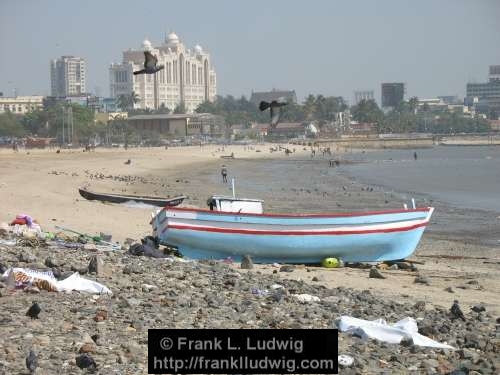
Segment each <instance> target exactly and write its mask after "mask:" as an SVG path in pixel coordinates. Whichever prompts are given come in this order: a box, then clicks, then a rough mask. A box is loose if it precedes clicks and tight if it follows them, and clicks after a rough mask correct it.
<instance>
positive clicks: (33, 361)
mask: <svg viewBox="0 0 500 375" xmlns="http://www.w3.org/2000/svg"><path fill="white" fill-rule="evenodd" d="M37 367H38V359H37V357H36V354H35V352H34V351H33V350H30V352H29V354H28V356H27V357H26V368H27V369H28V370H29V372H30V374H34V373H35V371H36V368H37Z"/></svg>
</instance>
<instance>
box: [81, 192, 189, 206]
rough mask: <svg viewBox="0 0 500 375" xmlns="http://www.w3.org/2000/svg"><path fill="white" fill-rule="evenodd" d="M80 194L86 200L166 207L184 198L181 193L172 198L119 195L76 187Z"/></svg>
mask: <svg viewBox="0 0 500 375" xmlns="http://www.w3.org/2000/svg"><path fill="white" fill-rule="evenodd" d="M78 191H79V193H80V195H81V196H82V197H83V198H85V199H88V200H97V201H101V202H110V203H126V202H131V201H132V202H138V203H144V204H150V205H152V206H156V207H166V206H170V207H173V206H177V205H179V204H181V203H182V201H183V200H184V199H185V198H186V197H185V196H183V195H181V196H178V197H173V198H160V197H147V196H137V195H120V194H104V193H95V192H92V191H89V190H86V189H81V188H80V189H78Z"/></svg>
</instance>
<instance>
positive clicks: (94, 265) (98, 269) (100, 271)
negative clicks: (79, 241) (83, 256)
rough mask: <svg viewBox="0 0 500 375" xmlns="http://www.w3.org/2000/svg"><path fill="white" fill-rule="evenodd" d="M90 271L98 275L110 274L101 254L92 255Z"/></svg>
mask: <svg viewBox="0 0 500 375" xmlns="http://www.w3.org/2000/svg"><path fill="white" fill-rule="evenodd" d="M88 269H89V273H95V274H96V275H97V276H109V272H108V269H107V267H106V266H105V264H104V261H103V260H102V257H101V256H99V255H92V256H91V257H90V261H89V265H88Z"/></svg>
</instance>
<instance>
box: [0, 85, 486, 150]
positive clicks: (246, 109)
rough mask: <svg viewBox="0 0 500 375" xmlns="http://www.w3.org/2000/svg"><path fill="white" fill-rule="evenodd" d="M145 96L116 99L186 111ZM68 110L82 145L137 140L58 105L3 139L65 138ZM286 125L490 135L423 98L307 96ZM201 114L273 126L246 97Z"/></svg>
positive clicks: (115, 125)
mask: <svg viewBox="0 0 500 375" xmlns="http://www.w3.org/2000/svg"><path fill="white" fill-rule="evenodd" d="M139 100H140V98H139V97H138V96H137V94H135V93H133V92H132V93H131V94H129V95H120V96H119V97H118V98H117V99H116V104H117V106H118V107H119V108H120V109H121V110H123V111H126V112H128V114H129V115H130V116H131V115H135V114H159V113H171V112H173V113H185V112H186V109H185V107H184V105H183V104H182V103H181V104H179V105H177V106H176V108H174V109H173V111H171V110H170V109H169V108H167V107H165V106H164V105H162V106H161V107H160V108H159V109H158V110H156V111H155V110H151V109H145V110H144V109H134V104H136V103H137V102H138V101H139ZM63 107H65V108H68V107H71V109H72V112H73V127H74V129H75V134H76V138H77V141H79V142H80V143H82V142H87V140H88V139H89V138H91V137H95V136H99V137H101V138H106V139H108V140H109V139H112V140H113V139H121V140H122V142H123V140H124V139H125V138H130V139H133V137H134V131H133V129H130V128H129V127H128V125H127V122H126V121H125V120H123V119H115V120H112V121H110V122H109V124H102V123H99V122H95V121H94V113H93V111H92V110H91V109H90V108H87V107H84V106H81V105H78V104H67V103H57V104H55V105H52V106H49V107H47V108H44V109H38V110H35V111H32V112H29V113H27V114H25V115H23V116H21V115H17V114H14V113H10V112H6V113H3V114H0V136H14V137H23V136H26V135H37V136H41V137H55V138H58V139H59V138H61V135H62V132H63V122H64V121H67V120H63ZM282 108H283V113H282V118H281V122H314V123H315V124H317V125H318V126H319V128H320V129H321V130H331V129H333V128H334V127H335V121H336V119H337V116H338V114H339V113H341V112H344V111H346V110H347V109H349V110H350V113H351V116H352V120H355V121H358V122H368V123H375V124H376V130H377V131H378V132H379V133H407V132H426V133H445V134H446V133H460V132H465V133H469V132H487V131H489V129H490V128H489V125H488V123H487V121H485V120H483V119H478V118H468V117H464V116H463V115H462V114H459V113H455V112H454V113H450V112H442V113H439V114H436V113H434V112H432V111H431V110H430V108H429V106H426V105H424V106H423V107H421V108H419V107H418V99H417V98H416V97H413V98H410V99H409V100H408V101H402V102H401V103H399V104H398V105H397V106H396V107H395V108H393V109H392V110H390V111H388V112H384V111H382V110H381V109H380V108H379V106H378V105H377V103H376V102H375V101H374V100H362V101H360V102H359V103H358V104H357V105H354V106H351V107H350V108H349V107H348V105H347V103H346V102H345V101H344V99H343V98H342V97H337V96H323V95H312V94H310V95H308V96H307V97H306V98H305V100H304V101H303V102H302V103H289V104H288V105H287V106H285V107H282ZM196 112H197V113H212V114H215V115H220V116H223V117H224V119H225V122H226V125H228V126H230V125H235V124H242V125H244V126H247V127H249V126H250V124H251V123H255V122H257V123H268V122H269V113H268V112H267V111H264V112H262V111H260V110H259V108H258V106H257V103H253V102H251V101H250V100H248V99H247V98H246V97H245V96H241V97H240V98H235V97H233V96H231V95H227V96H225V97H223V96H217V97H216V98H215V100H214V101H213V102H203V103H201V104H200V105H199V106H198V107H197V109H196Z"/></svg>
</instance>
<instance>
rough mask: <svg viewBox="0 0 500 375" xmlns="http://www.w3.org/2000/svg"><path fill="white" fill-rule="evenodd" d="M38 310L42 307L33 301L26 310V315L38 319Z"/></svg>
mask: <svg viewBox="0 0 500 375" xmlns="http://www.w3.org/2000/svg"><path fill="white" fill-rule="evenodd" d="M40 311H42V309H41V308H40V306H39V305H38V303H37V302H35V301H33V304H32V305H31V307H30V308H29V309H28V311H27V312H26V316H29V317H30V318H31V319H38V314H40Z"/></svg>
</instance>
